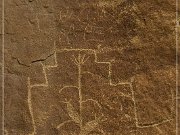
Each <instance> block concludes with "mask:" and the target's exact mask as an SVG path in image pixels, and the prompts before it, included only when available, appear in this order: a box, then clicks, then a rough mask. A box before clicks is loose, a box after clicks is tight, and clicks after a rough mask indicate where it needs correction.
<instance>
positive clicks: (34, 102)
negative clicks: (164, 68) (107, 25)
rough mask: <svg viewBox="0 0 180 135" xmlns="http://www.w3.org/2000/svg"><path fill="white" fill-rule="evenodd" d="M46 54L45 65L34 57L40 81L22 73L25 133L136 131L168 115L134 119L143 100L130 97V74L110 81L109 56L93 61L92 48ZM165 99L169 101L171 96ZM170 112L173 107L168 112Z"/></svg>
mask: <svg viewBox="0 0 180 135" xmlns="http://www.w3.org/2000/svg"><path fill="white" fill-rule="evenodd" d="M50 59H53V60H54V62H53V63H51V64H50V65H48V64H47V63H45V62H46V61H43V62H39V64H41V67H42V72H43V80H44V81H42V83H32V82H31V78H30V77H28V105H29V111H30V114H31V117H32V124H33V132H32V133H31V135H41V134H46V132H47V131H48V132H49V133H50V134H59V133H60V134H63V135H67V134H69V135H70V134H74V135H76V134H79V135H89V134H99V135H100V134H104V135H106V134H135V133H138V132H139V133H138V134H140V133H142V132H143V131H139V130H138V129H146V128H147V129H148V128H156V130H160V129H158V128H159V126H161V125H163V124H166V123H168V122H170V121H172V120H173V115H170V117H167V118H165V119H160V120H157V121H154V122H149V123H145V124H143V123H140V122H139V119H140V118H142V117H143V116H140V115H139V111H142V110H139V104H141V102H144V101H141V102H139V101H138V102H137V101H136V97H135V96H136V94H137V93H135V90H134V88H135V86H134V82H135V81H136V80H134V79H135V78H131V79H130V80H128V81H125V82H118V83H114V82H113V81H112V78H111V76H112V69H111V68H112V63H111V61H107V62H100V61H98V57H97V52H96V50H93V49H55V50H54V54H53V55H52V56H51V58H50ZM94 69H96V70H94ZM52 80H55V81H52ZM97 91H98V93H97ZM109 91H111V93H109ZM55 99H56V100H55ZM57 99H58V100H57ZM167 100H168V99H167ZM169 100H171V105H172V106H173V102H174V96H173V95H172V97H170V98H169ZM140 109H142V108H141V107H140ZM172 111H173V108H172V110H171V112H170V113H172ZM109 112H111V114H110V113H109ZM144 115H146V114H144ZM62 116H63V117H62ZM139 116H140V118H139ZM126 125H128V127H127V126H126ZM77 129H78V130H77ZM124 129H126V130H124ZM120 132H121V133H120Z"/></svg>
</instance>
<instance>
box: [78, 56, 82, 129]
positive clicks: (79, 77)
mask: <svg viewBox="0 0 180 135" xmlns="http://www.w3.org/2000/svg"><path fill="white" fill-rule="evenodd" d="M81 77H82V75H81V55H80V53H79V56H78V89H79V109H80V128H82V89H81Z"/></svg>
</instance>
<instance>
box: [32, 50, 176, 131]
mask: <svg viewBox="0 0 180 135" xmlns="http://www.w3.org/2000/svg"><path fill="white" fill-rule="evenodd" d="M62 51H90V52H93V54H94V55H95V63H99V64H108V67H109V75H108V78H109V84H110V86H117V85H129V86H130V89H131V92H132V97H131V98H132V100H133V103H134V114H135V123H136V127H137V128H147V127H156V126H158V125H160V124H163V123H166V122H169V121H171V120H172V119H167V120H164V121H162V122H160V123H155V124H150V125H148V126H145V125H141V124H139V123H138V117H137V107H136V101H135V95H134V90H133V87H132V80H131V82H118V83H116V84H115V83H113V82H112V78H111V76H112V64H111V62H100V61H98V57H97V52H96V50H93V49H60V50H56V51H55V65H53V66H44V65H43V64H42V67H43V72H44V75H45V83H44V84H35V85H29V86H30V88H32V87H47V86H48V79H47V75H46V71H45V69H46V68H47V69H49V68H54V67H57V66H58V63H57V57H56V53H57V52H62ZM78 60H79V61H81V60H80V59H79V57H78ZM78 67H79V66H78ZM80 74H81V68H80V67H79V75H80ZM78 80H79V81H80V79H78ZM79 81H78V82H79ZM80 85H81V84H80V83H79V86H80ZM65 87H66V88H67V87H76V88H77V86H65ZM65 87H63V88H62V89H61V90H63V89H64V88H65ZM78 88H79V87H78ZM79 96H82V95H81V93H79ZM122 96H125V97H128V98H129V97H130V96H127V95H124V94H122ZM172 97H173V95H172ZM29 102H31V101H29ZM82 102H84V101H82V99H81V102H80V103H82ZM29 107H30V108H31V104H29ZM80 109H82V108H81V106H80ZM31 115H32V109H31ZM32 117H33V115H32Z"/></svg>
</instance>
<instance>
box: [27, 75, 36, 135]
mask: <svg viewBox="0 0 180 135" xmlns="http://www.w3.org/2000/svg"><path fill="white" fill-rule="evenodd" d="M31 96H32V94H31V85H30V78H29V77H28V107H29V112H30V115H31V119H32V126H33V132H32V134H31V135H35V134H36V127H35V121H34V115H33V109H32V102H31V99H32V97H31Z"/></svg>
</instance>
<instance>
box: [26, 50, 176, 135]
mask: <svg viewBox="0 0 180 135" xmlns="http://www.w3.org/2000/svg"><path fill="white" fill-rule="evenodd" d="M63 52H75V54H76V55H74V54H72V55H69V56H70V57H69V58H68V59H70V62H72V63H73V64H74V66H77V69H78V70H77V71H78V73H77V74H78V78H77V85H65V86H63V87H62V88H61V89H59V94H62V93H64V92H66V90H68V91H69V90H71V89H72V90H71V91H74V90H76V91H77V92H78V99H76V100H78V103H79V109H78V110H79V111H77V108H74V106H73V104H72V103H73V102H74V101H73V100H74V99H72V98H70V99H67V98H65V100H64V101H59V102H61V103H63V104H64V105H65V108H66V110H67V114H68V116H69V118H70V119H69V120H66V121H64V122H62V123H59V124H58V125H57V126H56V128H57V129H58V130H60V131H61V128H63V127H64V126H66V125H67V124H68V125H69V124H71V123H75V124H76V125H78V126H79V128H80V131H79V134H80V135H86V134H89V133H90V132H92V131H94V130H97V131H100V130H101V131H102V132H104V131H103V129H101V128H98V127H99V126H100V125H101V124H100V123H102V122H103V121H106V120H107V119H106V117H107V116H104V114H103V111H102V112H101V113H100V114H101V115H102V116H98V117H97V116H96V113H95V114H94V116H93V117H94V120H91V121H88V122H85V123H84V122H83V120H84V118H83V116H82V112H83V108H84V106H83V104H85V103H88V102H89V103H90V102H92V103H93V104H94V105H96V106H97V107H98V110H102V109H103V106H102V103H100V102H99V101H97V100H96V99H93V98H85V99H84V98H83V94H82V90H83V89H82V76H83V74H90V75H92V76H97V77H98V78H99V76H98V75H96V74H94V73H91V72H89V71H83V70H82V66H83V65H85V64H86V62H87V61H88V60H89V59H90V57H91V56H88V55H89V54H92V55H93V56H94V63H97V64H105V65H106V66H107V67H108V68H107V69H108V71H107V72H108V77H107V78H108V85H109V86H111V87H117V86H121V85H122V86H128V87H129V88H130V91H131V94H130V95H126V94H124V93H123V92H121V91H119V92H118V93H119V96H122V97H124V98H128V99H130V100H132V102H133V106H132V107H133V110H134V116H129V115H128V114H125V117H126V118H127V119H130V120H133V119H134V122H135V126H136V127H137V128H140V129H142V128H149V127H157V126H158V125H161V124H163V123H167V122H170V121H172V120H173V118H171V119H165V120H163V121H160V122H154V123H147V124H140V123H139V120H138V114H137V113H138V108H137V103H136V98H135V91H134V89H133V83H134V79H135V78H131V80H129V81H126V82H119V83H113V81H112V79H111V74H112V72H111V71H112V68H111V62H100V61H98V57H97V53H96V50H92V49H61V50H56V52H55V53H54V55H53V57H54V63H55V64H54V65H51V66H50V65H43V64H42V63H41V64H42V68H43V73H44V78H45V82H44V83H43V84H33V85H31V84H30V78H28V86H29V87H28V104H29V110H30V114H31V117H32V123H33V127H34V131H33V133H32V135H36V134H37V133H36V130H37V129H36V123H35V120H34V114H33V108H32V100H31V98H32V97H31V88H35V87H49V82H48V77H47V73H46V72H47V71H46V70H51V68H52V69H53V68H57V67H58V63H57V54H58V53H63ZM99 79H100V78H99ZM172 98H173V99H174V95H173V94H172ZM173 99H172V100H173ZM87 105H88V104H86V106H87ZM106 105H107V106H108V107H109V108H110V109H111V110H113V109H115V108H114V107H112V106H111V105H109V104H106ZM172 105H173V104H172ZM123 108H124V107H123V106H122V104H121V107H120V110H121V111H123ZM172 108H173V107H172ZM172 111H173V110H172ZM83 113H85V112H83ZM133 117H134V118H133ZM122 120H123V119H122ZM102 132H101V133H102Z"/></svg>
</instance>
